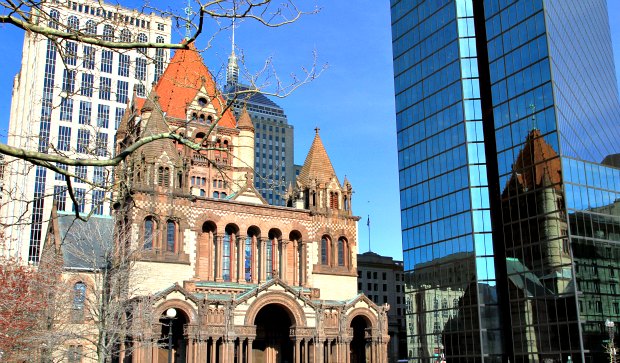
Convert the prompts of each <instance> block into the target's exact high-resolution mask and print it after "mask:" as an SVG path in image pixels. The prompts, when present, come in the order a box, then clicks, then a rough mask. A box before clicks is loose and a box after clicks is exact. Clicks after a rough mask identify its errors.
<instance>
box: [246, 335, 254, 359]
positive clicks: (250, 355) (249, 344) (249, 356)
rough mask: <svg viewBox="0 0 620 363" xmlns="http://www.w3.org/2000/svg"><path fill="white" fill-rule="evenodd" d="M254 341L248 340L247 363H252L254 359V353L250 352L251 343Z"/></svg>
mask: <svg viewBox="0 0 620 363" xmlns="http://www.w3.org/2000/svg"><path fill="white" fill-rule="evenodd" d="M253 342H254V339H251V338H248V359H247V363H252V359H253V358H254V354H253V353H254V352H253V351H252V343H253Z"/></svg>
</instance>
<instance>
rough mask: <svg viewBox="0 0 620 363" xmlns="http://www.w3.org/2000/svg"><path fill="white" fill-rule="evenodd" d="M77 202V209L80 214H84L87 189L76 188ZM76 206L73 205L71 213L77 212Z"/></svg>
mask: <svg viewBox="0 0 620 363" xmlns="http://www.w3.org/2000/svg"><path fill="white" fill-rule="evenodd" d="M74 195H75V200H76V202H77V209H78V212H79V213H84V206H85V205H86V200H85V199H86V189H84V188H75V193H74ZM75 209H76V205H75V203H73V205H72V207H71V211H72V212H75V211H76V210H75Z"/></svg>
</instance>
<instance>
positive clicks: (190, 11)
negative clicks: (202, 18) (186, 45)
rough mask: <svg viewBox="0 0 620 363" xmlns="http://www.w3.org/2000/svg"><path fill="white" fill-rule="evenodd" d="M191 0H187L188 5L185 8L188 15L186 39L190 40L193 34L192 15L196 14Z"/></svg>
mask: <svg viewBox="0 0 620 363" xmlns="http://www.w3.org/2000/svg"><path fill="white" fill-rule="evenodd" d="M190 1H191V0H187V7H186V8H185V9H184V11H185V15H187V19H186V21H185V39H187V40H189V38H190V37H191V35H192V28H191V17H192V15H194V11H193V10H192V4H191V3H190Z"/></svg>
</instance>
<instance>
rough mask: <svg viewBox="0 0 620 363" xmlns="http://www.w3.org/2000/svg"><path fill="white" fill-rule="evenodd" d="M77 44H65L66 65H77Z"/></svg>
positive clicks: (68, 42)
mask: <svg viewBox="0 0 620 363" xmlns="http://www.w3.org/2000/svg"><path fill="white" fill-rule="evenodd" d="M77 48H78V46H77V43H75V42H70V41H67V42H66V44H65V63H66V64H67V65H69V66H75V65H77Z"/></svg>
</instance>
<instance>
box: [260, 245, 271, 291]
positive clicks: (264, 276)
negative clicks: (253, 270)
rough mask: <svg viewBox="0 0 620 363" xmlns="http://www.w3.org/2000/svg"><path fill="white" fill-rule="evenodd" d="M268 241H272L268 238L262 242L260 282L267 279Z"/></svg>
mask: <svg viewBox="0 0 620 363" xmlns="http://www.w3.org/2000/svg"><path fill="white" fill-rule="evenodd" d="M267 243H271V240H269V239H267V240H266V241H261V243H260V276H259V277H258V279H259V281H260V282H265V280H266V279H267V271H266V268H267V256H266V254H267Z"/></svg>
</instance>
